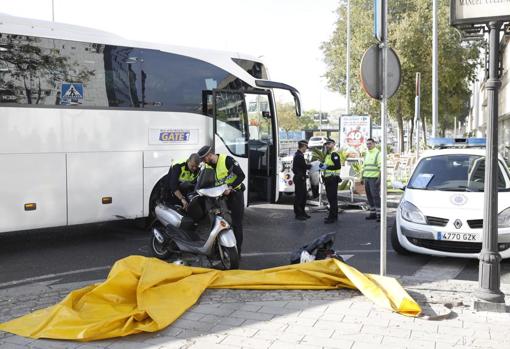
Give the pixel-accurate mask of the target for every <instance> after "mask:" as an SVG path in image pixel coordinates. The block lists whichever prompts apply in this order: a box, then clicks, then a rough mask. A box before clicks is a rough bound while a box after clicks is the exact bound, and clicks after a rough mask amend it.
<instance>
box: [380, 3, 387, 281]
mask: <svg viewBox="0 0 510 349" xmlns="http://www.w3.org/2000/svg"><path fill="white" fill-rule="evenodd" d="M381 4H382V6H383V8H382V11H383V18H384V25H383V41H382V44H381V46H382V54H383V60H382V63H383V64H382V65H383V66H382V80H383V86H382V87H383V88H382V96H381V132H382V135H381V227H380V228H381V256H380V272H379V273H380V274H381V275H386V226H387V224H386V222H387V219H386V218H387V217H386V216H387V210H386V138H387V134H386V131H387V130H386V128H387V127H386V122H387V120H386V118H387V114H388V92H387V91H388V2H387V1H381Z"/></svg>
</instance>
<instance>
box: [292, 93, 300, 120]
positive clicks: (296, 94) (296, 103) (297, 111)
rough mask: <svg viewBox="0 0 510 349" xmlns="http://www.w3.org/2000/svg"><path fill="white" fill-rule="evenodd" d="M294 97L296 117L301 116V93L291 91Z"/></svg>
mask: <svg viewBox="0 0 510 349" xmlns="http://www.w3.org/2000/svg"><path fill="white" fill-rule="evenodd" d="M290 92H291V93H292V96H293V97H294V106H295V108H296V116H301V99H300V98H299V92H297V91H292V90H291V91H290Z"/></svg>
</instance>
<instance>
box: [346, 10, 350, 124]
mask: <svg viewBox="0 0 510 349" xmlns="http://www.w3.org/2000/svg"><path fill="white" fill-rule="evenodd" d="M346 51H347V52H346V55H347V59H346V65H347V67H346V68H345V72H346V73H345V75H346V76H345V81H346V82H345V99H346V107H345V109H346V111H345V113H346V114H347V115H351V1H350V0H347V50H346Z"/></svg>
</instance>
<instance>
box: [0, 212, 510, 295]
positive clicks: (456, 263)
mask: <svg viewBox="0 0 510 349" xmlns="http://www.w3.org/2000/svg"><path fill="white" fill-rule="evenodd" d="M390 214H391V217H390V219H389V221H390V222H391V221H392V220H393V219H392V217H393V215H394V213H393V212H392V211H391V210H390ZM364 216H365V212H362V211H360V210H346V211H344V212H343V213H342V214H341V215H340V219H339V222H338V223H337V224H336V225H325V224H323V223H322V219H323V217H324V212H315V213H312V218H311V219H310V220H308V221H306V222H301V221H295V220H294V219H293V212H292V206H290V205H289V204H288V203H287V204H280V205H257V206H253V207H250V208H248V209H247V210H246V213H245V242H244V247H243V259H242V261H241V267H242V268H245V269H257V268H265V267H273V266H278V265H282V264H288V261H289V253H290V252H291V251H292V250H295V249H296V248H298V247H300V246H302V245H304V244H306V243H307V242H309V241H310V240H312V239H314V238H315V237H317V236H320V235H321V234H324V233H327V232H330V231H336V232H337V239H336V242H335V248H336V249H337V250H340V251H341V253H342V254H343V255H344V256H345V257H346V258H348V262H349V263H350V264H352V265H353V266H355V267H357V268H359V269H360V270H361V271H364V272H371V273H378V272H379V225H378V223H375V222H374V221H368V222H367V221H365V219H364ZM149 239H150V236H149V233H148V232H147V231H144V230H143V229H140V228H139V227H137V224H136V222H133V221H122V222H110V223H104V224H94V225H86V226H78V227H71V228H58V229H50V230H37V231H26V232H16V233H8V234H2V235H0V269H1V272H0V288H8V287H12V286H14V285H20V284H24V283H31V282H35V281H45V280H48V281H50V280H51V281H52V282H56V283H66V282H74V281H87V280H97V279H102V278H104V277H105V276H106V275H107V272H108V270H109V267H110V266H111V265H112V264H113V263H114V262H115V261H116V260H118V259H120V258H122V257H125V256H128V255H133V254H139V255H145V256H148V255H150V252H149ZM388 247H389V252H388V273H389V274H393V275H408V276H413V275H419V276H421V277H425V278H430V279H434V280H442V279H455V278H456V279H462V280H476V279H477V277H478V261H477V260H464V259H451V258H435V257H428V256H422V255H411V256H400V255H398V254H396V253H395V252H394V251H392V250H391V244H390V243H389V241H388ZM502 275H503V276H502V282H503V283H509V284H510V263H508V262H504V263H503V264H502Z"/></svg>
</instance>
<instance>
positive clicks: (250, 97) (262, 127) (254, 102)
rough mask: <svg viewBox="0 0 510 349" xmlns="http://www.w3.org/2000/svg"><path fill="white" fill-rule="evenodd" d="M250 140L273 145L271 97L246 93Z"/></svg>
mask: <svg viewBox="0 0 510 349" xmlns="http://www.w3.org/2000/svg"><path fill="white" fill-rule="evenodd" d="M245 98H246V104H247V105H248V123H249V129H250V140H251V141H252V140H255V141H263V142H265V143H270V144H272V143H273V131H272V117H271V111H270V109H269V96H268V95H266V94H253V93H246V94H245Z"/></svg>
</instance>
